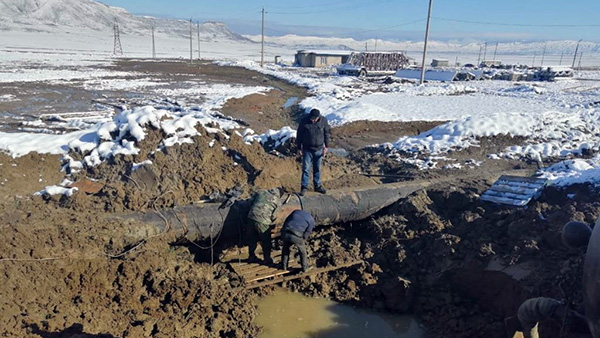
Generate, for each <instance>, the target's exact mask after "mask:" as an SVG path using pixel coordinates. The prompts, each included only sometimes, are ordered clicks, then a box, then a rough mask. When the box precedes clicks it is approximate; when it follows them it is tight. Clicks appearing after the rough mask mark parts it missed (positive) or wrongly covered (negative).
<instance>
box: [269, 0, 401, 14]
mask: <svg viewBox="0 0 600 338" xmlns="http://www.w3.org/2000/svg"><path fill="white" fill-rule="evenodd" d="M391 1H393V0H383V1H373V2H368V3H364V4H362V5H360V4H359V5H355V6H346V7H339V8H332V9H323V10H316V11H307V12H271V14H280V15H303V14H316V13H326V12H339V11H345V10H349V9H359V8H364V7H369V6H374V5H379V4H382V3H386V2H391Z"/></svg>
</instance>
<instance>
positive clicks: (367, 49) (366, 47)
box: [365, 41, 369, 52]
mask: <svg viewBox="0 0 600 338" xmlns="http://www.w3.org/2000/svg"><path fill="white" fill-rule="evenodd" d="M368 51H369V47H368V46H367V41H365V52H368Z"/></svg>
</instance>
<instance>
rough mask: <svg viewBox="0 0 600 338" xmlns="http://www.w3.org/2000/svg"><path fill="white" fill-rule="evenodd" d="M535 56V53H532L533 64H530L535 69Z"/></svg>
mask: <svg viewBox="0 0 600 338" xmlns="http://www.w3.org/2000/svg"><path fill="white" fill-rule="evenodd" d="M536 56H537V53H536V52H533V63H532V64H531V67H535V57H536Z"/></svg>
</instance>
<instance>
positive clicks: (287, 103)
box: [283, 96, 298, 109]
mask: <svg viewBox="0 0 600 338" xmlns="http://www.w3.org/2000/svg"><path fill="white" fill-rule="evenodd" d="M296 101H298V98H297V97H295V96H294V97H290V98H289V99H287V101H285V104H284V105H283V108H285V109H287V108H289V107H291V106H293V105H294V103H296Z"/></svg>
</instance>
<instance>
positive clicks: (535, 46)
mask: <svg viewBox="0 0 600 338" xmlns="http://www.w3.org/2000/svg"><path fill="white" fill-rule="evenodd" d="M246 37H247V38H249V39H251V40H253V41H260V36H249V35H247V36H246ZM265 40H266V41H267V42H268V43H270V44H273V45H278V46H282V47H288V48H293V49H337V50H340V49H354V50H361V51H363V50H365V44H366V46H367V48H368V49H369V50H374V49H375V48H377V50H381V51H407V52H421V51H422V50H423V41H385V40H377V41H375V39H370V40H366V41H358V40H354V39H352V38H324V37H314V36H299V35H285V36H277V37H272V36H269V37H266V38H265ZM544 45H545V46H546V53H548V54H555V55H560V54H561V53H563V52H564V53H565V55H569V54H572V53H573V52H574V50H575V47H576V45H577V41H571V40H566V41H547V42H510V43H500V44H498V53H499V54H515V55H519V54H527V55H533V53H534V52H535V53H537V54H538V55H541V53H542V51H543V50H544ZM325 46H329V48H325ZM480 46H481V44H479V43H474V42H471V43H460V42H444V41H430V42H429V49H430V50H431V51H436V52H453V53H456V52H460V53H478V52H479V48H480ZM495 48H496V44H495V43H489V44H488V46H487V54H488V55H492V54H493V53H494V49H495ZM579 51H583V52H584V53H592V54H596V53H600V44H598V43H595V42H587V41H582V42H581V44H580V46H579Z"/></svg>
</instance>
